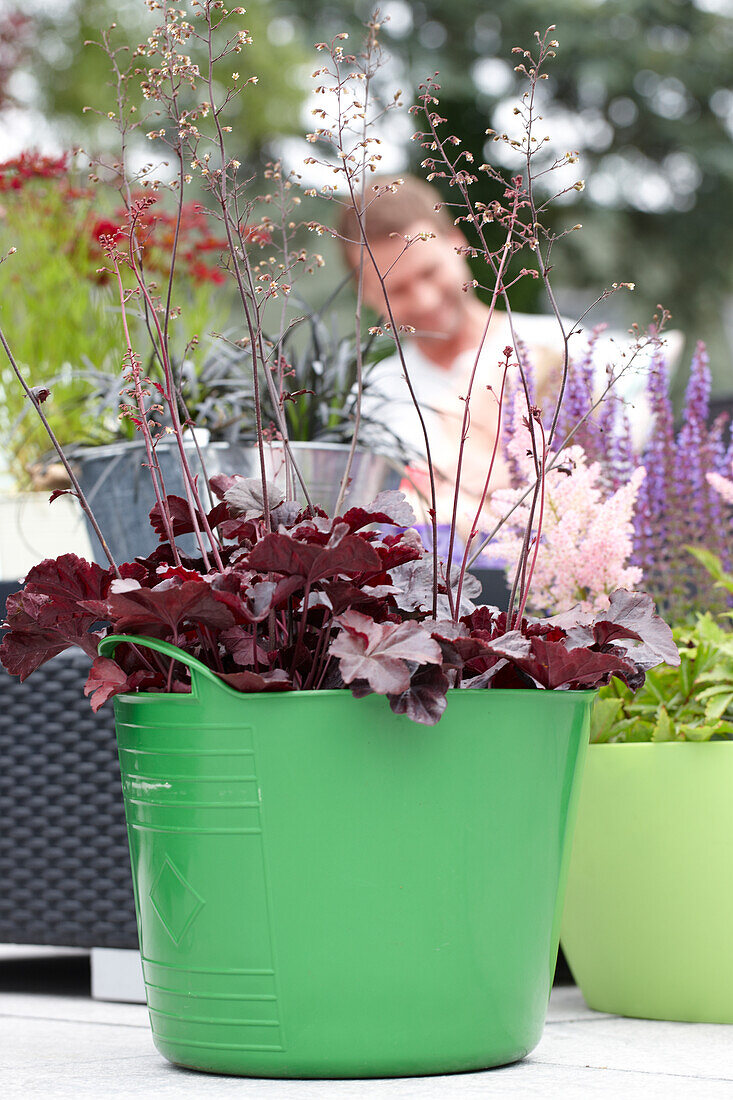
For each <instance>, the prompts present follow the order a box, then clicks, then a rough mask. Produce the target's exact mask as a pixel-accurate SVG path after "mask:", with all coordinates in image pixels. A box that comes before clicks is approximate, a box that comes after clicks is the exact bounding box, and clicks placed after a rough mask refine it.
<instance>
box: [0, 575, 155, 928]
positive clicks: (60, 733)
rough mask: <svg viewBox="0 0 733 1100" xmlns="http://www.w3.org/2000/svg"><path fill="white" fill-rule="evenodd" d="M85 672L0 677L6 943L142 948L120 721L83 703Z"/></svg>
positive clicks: (64, 657) (0, 906)
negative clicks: (117, 726)
mask: <svg viewBox="0 0 733 1100" xmlns="http://www.w3.org/2000/svg"><path fill="white" fill-rule="evenodd" d="M17 588H18V585H17V584H11V585H7V584H5V585H3V586H2V588H1V589H0V601H1V602H0V608H2V609H3V611H4V608H5V598H6V596H7V594H8V592H11V591H15V590H16V589H17ZM88 669H89V662H88V660H87V659H86V658H85V657H84V655H83V654H80V653H77V652H74V651H70V652H68V653H62V654H59V656H58V657H55V658H54V659H53V660H52V661H49V662H48V664H46V665H44V667H43V668H41V669H39V670H38V671H37V672H36V673H34V675H33V676H32V677H30V679H28V680H26V682H25V683H23V684H21V683H19V682H18V680H17V679H16V678H15V677H11V676H7V675H6V674H5V673H4V672H0V884H1V885H0V942H2V943H27V944H58V945H61V946H64V947H84V948H93V947H116V948H137V928H136V923H135V906H134V902H133V893H132V880H131V876H130V858H129V853H128V847H127V833H126V829H125V817H124V811H123V805H122V792H121V790H120V769H119V764H118V761H117V747H116V743H115V736H114V719H113V715H112V710H111V708H105V709H104V710H102V711H101V712H100V713H99V714H97V715H95V714H93V713H92V710H91V708H90V706H89V702H88V700H87V699H85V698H84V694H83V687H84V682H85V680H86V677H87V673H88Z"/></svg>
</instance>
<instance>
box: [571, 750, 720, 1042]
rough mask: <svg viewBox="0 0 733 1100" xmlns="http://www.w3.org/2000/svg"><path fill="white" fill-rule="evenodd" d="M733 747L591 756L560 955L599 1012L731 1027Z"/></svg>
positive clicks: (609, 752) (603, 752)
mask: <svg viewBox="0 0 733 1100" xmlns="http://www.w3.org/2000/svg"><path fill="white" fill-rule="evenodd" d="M732 931H733V742H727V741H717V742H707V743H692V742H669V743H667V742H665V743H661V744H647V743H632V744H621V745H591V746H590V751H589V753H588V759H587V763H586V769H585V776H584V779H583V784H582V792H581V800H580V809H579V812H578V821H577V827H576V831H575V841H574V846H573V854H572V859H571V863H570V875H569V879H568V887H567V894H566V900H565V913H564V916H563V922H562V945H563V950H564V952H565V955H566V957H567V960H568V963H569V965H570V969H571V970H572V972H573V975H574V977H575V980H576V981H577V983H578V985H579V986H580V989H581V990H582V993H583V996H584V997H585V999H586V1001H587V1003H588V1004H589V1005H590V1007H591V1008H595V1009H598V1011H600V1012H612V1013H616V1014H618V1015H621V1016H641V1017H645V1018H649V1019H656V1020H690V1021H699V1022H706V1023H723V1024H733V938H732V936H731V933H732Z"/></svg>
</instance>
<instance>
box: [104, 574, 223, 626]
mask: <svg viewBox="0 0 733 1100" xmlns="http://www.w3.org/2000/svg"><path fill="white" fill-rule="evenodd" d="M86 606H88V607H89V609H90V610H91V611H93V612H94V614H95V615H97V616H100V615H103V617H104V618H106V619H108V620H109V622H110V623H111V624H112V626H113V629H114V631H115V633H119V634H140V633H143V634H146V633H151V632H155V631H158V630H159V629H160V628H161V627H164V628H167V631H169V632H170V634H172V635H174V636H175V635H178V634H179V633H180V632H181V630H182V629H183V626H184V624H187V623H190V624H192V625H194V626H197V625H198V626H207V627H213V628H215V629H226V628H227V627H230V626H234V616H233V615H232V613H231V611H230V610H229V608H227V607H225V606H224V604H222V603H220V602H219V600H217V599H216V598H215V597H214V595H213V593H212V591H211V588H210V586H209V585H208V584H206V583H201V582H200V581H182V582H181V583H173V582H172V581H171V582H165V583H164V585H161V586H159V587H157V588H138V589H136V590H135V591H134V592H120V593H119V594H117V595H116V594H114V593H112V594H111V595H110V596H108V598H107V600H106V601H105V602H104V603H93V604H88V605H86Z"/></svg>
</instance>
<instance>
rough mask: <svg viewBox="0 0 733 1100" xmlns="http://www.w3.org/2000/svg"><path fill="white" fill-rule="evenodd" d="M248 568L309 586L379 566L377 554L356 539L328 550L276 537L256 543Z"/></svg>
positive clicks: (369, 570)
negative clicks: (281, 574)
mask: <svg viewBox="0 0 733 1100" xmlns="http://www.w3.org/2000/svg"><path fill="white" fill-rule="evenodd" d="M248 564H249V567H250V568H251V569H261V570H263V571H267V572H271V573H283V574H285V576H295V575H297V576H300V577H303V578H304V579H305V581H306V583H307V584H309V585H311V584H315V582H316V581H319V580H323V579H325V578H326V577H333V576H336V575H338V574H347V575H348V574H354V573H363V572H376V571H377V570H378V569H379V568H380V565H381V562H380V558H379V555H378V554H377V552H376V550H374V549H373V547H372V546H370V545H369V543H368V542H365V540H364V539H361V538H358V537H357V536H356V535H347V536H346V537H345V538H343V539H342V540H341V542H339V544H338V546H335V547H333V548H332V549H328V548H322V547H320V546H314V545H312V544H310V543H304V542H300V541H298V540H297V539H293V538H291V537H290V536H289V535H283V534H280V533H275V534H271V535H266V536H265V538H264V539H262V541H261V542H258V543H257V545H256V546H255V548H254V549H253V550H252V553H251V554H250V555H249V560H248Z"/></svg>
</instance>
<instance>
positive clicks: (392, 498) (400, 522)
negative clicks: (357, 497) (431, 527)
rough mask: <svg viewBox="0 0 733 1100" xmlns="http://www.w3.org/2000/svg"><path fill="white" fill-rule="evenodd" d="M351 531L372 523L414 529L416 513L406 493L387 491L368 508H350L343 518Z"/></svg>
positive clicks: (379, 494) (380, 494) (379, 495)
mask: <svg viewBox="0 0 733 1100" xmlns="http://www.w3.org/2000/svg"><path fill="white" fill-rule="evenodd" d="M341 518H342V520H343V522H344V523H346V524H348V526H349V529H350V530H351V531H358V530H360V529H361V528H362V527H366V526H367V525H368V524H370V523H390V524H393V525H394V526H395V527H412V525H413V523H415V522H416V520H415V513H414V512H413V510H412V507H411V506H410V504H409V503H408V501H407V498H406V497H405V494H404V493H400V492H399V491H398V490H396V489H387V490H385V491H384V492H383V493H378V494H377V496H376V497H375V498H374V500H373V501H372V503H371V504H368V505H367V507H366V508H349V510H348V512H345V513H344V515H343V516H342V517H341Z"/></svg>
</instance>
